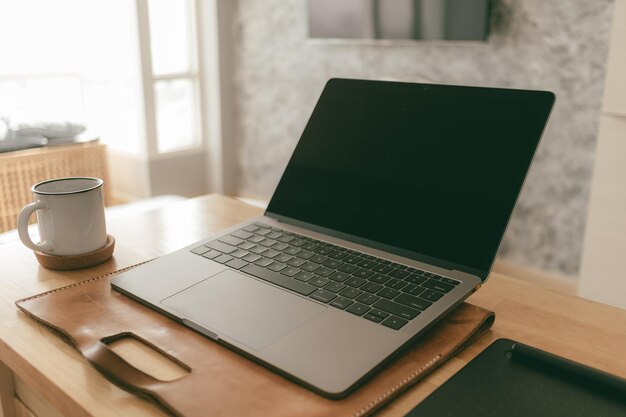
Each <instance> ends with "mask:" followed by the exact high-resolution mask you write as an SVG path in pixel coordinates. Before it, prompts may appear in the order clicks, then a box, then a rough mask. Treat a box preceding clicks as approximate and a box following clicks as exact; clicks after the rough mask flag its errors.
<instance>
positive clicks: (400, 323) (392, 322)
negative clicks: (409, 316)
mask: <svg viewBox="0 0 626 417" xmlns="http://www.w3.org/2000/svg"><path fill="white" fill-rule="evenodd" d="M407 323H408V321H406V320H404V319H401V318H400V317H394V316H391V317H389V318H387V319H385V321H383V322H382V323H381V324H382V325H383V326H387V327H389V328H392V329H394V330H400V329H401V328H403V327H404V325H405V324H407Z"/></svg>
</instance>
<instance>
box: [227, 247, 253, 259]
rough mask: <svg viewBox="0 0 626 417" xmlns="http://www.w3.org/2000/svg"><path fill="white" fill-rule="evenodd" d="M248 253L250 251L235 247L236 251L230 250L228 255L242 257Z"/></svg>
mask: <svg viewBox="0 0 626 417" xmlns="http://www.w3.org/2000/svg"><path fill="white" fill-rule="evenodd" d="M249 254H250V252H248V251H247V250H243V249H237V250H236V251H234V252H232V253H231V254H230V256H234V257H235V258H243V257H244V256H246V255H249Z"/></svg>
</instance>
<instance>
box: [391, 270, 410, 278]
mask: <svg viewBox="0 0 626 417" xmlns="http://www.w3.org/2000/svg"><path fill="white" fill-rule="evenodd" d="M408 275H409V273H408V272H407V271H403V270H401V269H394V270H393V271H391V272H390V273H389V276H390V277H393V278H398V279H403V278H406V277H407V276H408Z"/></svg>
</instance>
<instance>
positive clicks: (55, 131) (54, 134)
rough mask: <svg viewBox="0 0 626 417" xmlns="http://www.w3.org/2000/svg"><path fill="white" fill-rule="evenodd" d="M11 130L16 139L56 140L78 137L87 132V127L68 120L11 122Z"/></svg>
mask: <svg viewBox="0 0 626 417" xmlns="http://www.w3.org/2000/svg"><path fill="white" fill-rule="evenodd" d="M9 129H10V130H11V133H12V134H13V137H14V138H19V137H33V136H44V137H46V138H48V139H56V138H67V137H73V136H76V135H78V134H80V133H82V132H84V131H85V126H83V125H82V124H80V123H76V122H71V121H67V120H66V121H44V120H33V121H24V122H14V121H11V124H10V127H9Z"/></svg>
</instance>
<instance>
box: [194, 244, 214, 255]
mask: <svg viewBox="0 0 626 417" xmlns="http://www.w3.org/2000/svg"><path fill="white" fill-rule="evenodd" d="M210 250H211V249H210V248H207V247H206V246H204V245H203V246H198V247H197V248H194V249H192V250H191V252H192V253H195V254H196V255H204V254H205V253H207V252H208V251H210Z"/></svg>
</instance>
